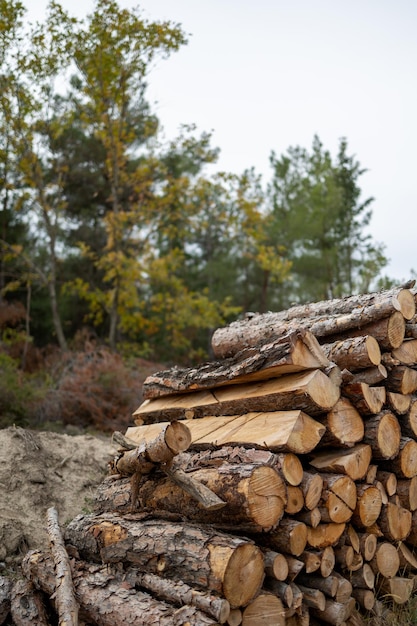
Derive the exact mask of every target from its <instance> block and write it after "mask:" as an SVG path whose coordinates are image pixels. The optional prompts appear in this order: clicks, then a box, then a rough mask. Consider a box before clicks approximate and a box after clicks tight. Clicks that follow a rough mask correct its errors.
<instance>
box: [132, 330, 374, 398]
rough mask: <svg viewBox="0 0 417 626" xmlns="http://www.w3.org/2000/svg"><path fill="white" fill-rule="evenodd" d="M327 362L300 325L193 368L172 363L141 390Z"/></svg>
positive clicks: (227, 380)
mask: <svg viewBox="0 0 417 626" xmlns="http://www.w3.org/2000/svg"><path fill="white" fill-rule="evenodd" d="M371 349H372V348H371V347H370V350H371ZM331 360H334V359H331ZM329 365H330V361H329V359H328V358H327V357H326V355H325V353H324V352H323V349H322V348H321V346H320V344H319V343H318V341H317V339H316V338H315V337H314V335H312V334H311V333H310V332H308V331H306V330H303V329H301V328H299V329H296V330H294V331H292V332H289V333H288V334H286V335H284V336H282V337H280V338H279V339H277V340H275V341H271V342H269V343H264V344H263V345H262V346H258V347H256V348H245V349H243V350H242V351H241V352H239V353H238V354H236V355H235V356H234V357H233V358H230V359H222V360H220V361H213V362H209V363H203V364H202V365H199V366H198V367H192V368H179V367H174V368H172V369H170V370H165V371H162V372H157V373H156V374H152V375H151V376H148V377H147V378H146V380H145V382H144V384H143V388H142V391H143V397H144V398H145V399H151V398H158V397H162V396H167V395H170V394H173V393H184V392H190V391H197V390H201V389H212V388H214V387H220V386H224V385H230V384H241V383H247V382H252V381H254V380H266V379H268V378H277V377H278V376H282V375H285V374H294V373H296V372H301V371H303V370H310V369H323V368H326V367H328V366H329Z"/></svg>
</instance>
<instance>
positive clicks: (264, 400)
mask: <svg viewBox="0 0 417 626" xmlns="http://www.w3.org/2000/svg"><path fill="white" fill-rule="evenodd" d="M339 396H340V389H339V388H338V387H337V386H336V385H335V384H334V383H333V382H332V381H331V380H330V378H329V377H328V376H326V374H324V373H323V372H322V371H321V370H317V369H316V370H311V371H308V372H306V373H300V374H289V375H288V376H282V377H281V378H272V379H270V380H266V381H259V382H254V383H247V384H244V385H238V386H236V385H229V386H225V387H219V388H216V390H215V392H211V391H197V392H194V393H189V394H173V395H172V396H167V397H163V398H155V399H154V400H145V401H144V402H143V403H142V404H141V405H140V407H139V408H138V409H137V410H136V411H135V412H134V414H133V415H134V417H139V418H141V420H144V421H145V422H160V421H165V420H174V419H183V418H188V419H189V418H199V417H204V416H207V415H237V414H240V415H241V414H243V413H249V412H252V411H281V410H287V409H290V410H294V409H300V410H302V411H305V412H306V413H308V414H309V415H318V414H319V413H322V412H323V411H329V410H330V409H331V408H332V407H333V406H334V405H335V404H336V402H337V400H338V399H339Z"/></svg>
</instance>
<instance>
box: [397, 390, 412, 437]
mask: <svg viewBox="0 0 417 626" xmlns="http://www.w3.org/2000/svg"><path fill="white" fill-rule="evenodd" d="M403 397H411V396H403ZM398 421H399V422H400V426H401V432H402V434H403V435H404V436H405V437H411V438H412V439H416V438H417V400H415V399H413V400H412V401H411V402H410V407H409V409H408V411H406V412H405V414H400V415H399V416H398Z"/></svg>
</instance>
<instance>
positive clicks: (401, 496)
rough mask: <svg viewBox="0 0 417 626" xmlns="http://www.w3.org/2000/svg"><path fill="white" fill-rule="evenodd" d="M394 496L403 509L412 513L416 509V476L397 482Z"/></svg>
mask: <svg viewBox="0 0 417 626" xmlns="http://www.w3.org/2000/svg"><path fill="white" fill-rule="evenodd" d="M396 496H397V497H398V500H399V502H400V504H401V506H403V507H404V508H405V509H408V510H409V511H411V512H413V511H415V510H416V509H417V476H413V478H408V479H407V478H401V479H399V480H398V481H397V489H396Z"/></svg>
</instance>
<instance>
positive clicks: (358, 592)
mask: <svg viewBox="0 0 417 626" xmlns="http://www.w3.org/2000/svg"><path fill="white" fill-rule="evenodd" d="M352 596H353V597H354V598H355V600H356V601H357V602H358V604H359V606H360V607H362V609H364V610H365V611H370V610H371V609H372V608H373V607H374V604H375V594H374V592H373V591H372V590H371V589H360V588H354V589H353V590H352Z"/></svg>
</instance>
